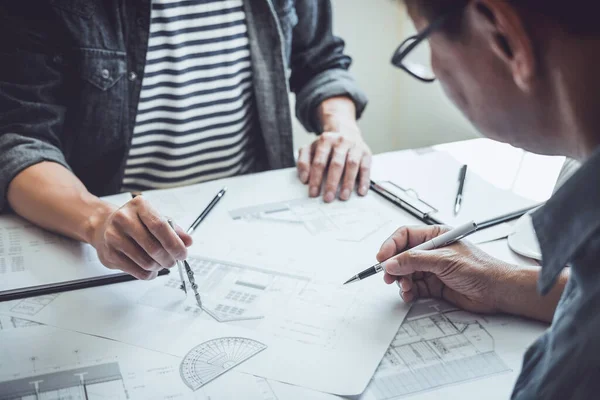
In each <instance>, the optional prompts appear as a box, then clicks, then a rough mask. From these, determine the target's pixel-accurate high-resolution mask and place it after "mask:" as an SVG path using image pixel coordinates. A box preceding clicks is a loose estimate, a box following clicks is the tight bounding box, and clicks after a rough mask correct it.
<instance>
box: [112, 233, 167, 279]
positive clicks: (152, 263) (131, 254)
mask: <svg viewBox="0 0 600 400" xmlns="http://www.w3.org/2000/svg"><path fill="white" fill-rule="evenodd" d="M115 251H119V252H121V253H123V254H125V255H126V256H127V257H128V258H129V259H130V260H131V261H133V262H134V263H136V264H137V266H138V267H140V268H141V269H143V270H144V271H151V272H152V271H160V270H161V269H163V268H165V267H164V266H163V265H161V264H160V263H159V262H157V261H156V260H154V259H153V258H151V257H150V256H149V255H148V253H147V252H146V250H144V249H143V248H141V247H140V246H139V245H138V244H137V242H135V241H133V239H131V238H129V237H125V238H123V240H122V241H121V243H120V247H119V248H118V250H115Z"/></svg>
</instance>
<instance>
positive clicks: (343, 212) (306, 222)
mask: <svg viewBox="0 0 600 400" xmlns="http://www.w3.org/2000/svg"><path fill="white" fill-rule="evenodd" d="M229 215H230V216H231V218H232V219H233V220H236V221H245V222H250V223H251V222H271V223H279V224H288V225H296V226H300V227H302V228H304V229H306V231H307V232H309V233H310V234H311V235H313V236H318V235H331V236H332V237H333V238H335V239H337V240H342V241H348V242H360V241H362V240H364V239H365V238H366V237H368V236H369V235H371V234H373V233H374V232H376V231H377V230H378V229H379V228H381V227H382V226H383V225H385V224H386V223H387V222H388V220H387V219H386V218H385V217H384V216H383V215H382V214H380V213H379V212H378V211H377V208H373V207H369V206H368V205H367V204H362V203H361V202H352V203H350V204H347V203H341V202H337V203H332V204H325V203H324V202H323V200H321V199H306V198H302V199H294V200H286V201H280V202H276V203H268V204H261V205H257V206H251V207H245V208H239V209H235V210H231V211H229Z"/></svg>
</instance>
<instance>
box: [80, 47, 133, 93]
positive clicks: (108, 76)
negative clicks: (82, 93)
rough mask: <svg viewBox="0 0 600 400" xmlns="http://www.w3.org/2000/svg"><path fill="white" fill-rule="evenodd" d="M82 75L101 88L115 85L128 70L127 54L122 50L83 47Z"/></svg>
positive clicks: (104, 89)
mask: <svg viewBox="0 0 600 400" xmlns="http://www.w3.org/2000/svg"><path fill="white" fill-rule="evenodd" d="M81 51H82V53H83V57H82V58H81V76H82V78H83V79H85V80H86V81H88V82H89V83H91V84H92V85H94V86H95V87H97V88H98V89H100V90H103V91H106V90H108V89H110V88H111V87H113V86H114V85H115V84H116V83H117V82H118V81H119V79H121V78H122V77H123V75H125V73H126V72H127V59H126V54H125V53H124V52H120V51H110V50H101V49H81Z"/></svg>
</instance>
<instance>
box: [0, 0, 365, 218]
mask: <svg viewBox="0 0 600 400" xmlns="http://www.w3.org/2000/svg"><path fill="white" fill-rule="evenodd" d="M244 3H245V4H244V6H245V8H246V17H247V22H248V34H249V37H250V51H251V57H252V63H253V77H254V95H255V99H256V104H257V114H258V120H259V122H260V131H261V134H262V142H263V143H264V144H265V145H264V156H265V160H266V163H267V167H268V168H270V169H276V168H285V167H290V166H293V165H294V155H293V143H292V125H291V115H290V112H289V108H290V107H289V100H288V94H289V91H292V92H294V93H295V94H296V103H297V106H296V114H297V116H298V118H299V119H300V121H301V122H302V123H303V125H304V126H305V127H306V128H307V129H308V130H309V131H311V132H317V133H318V132H319V131H320V126H319V124H318V121H317V120H316V113H315V110H316V107H317V106H318V105H319V104H320V103H321V102H322V101H323V100H325V99H327V98H329V97H333V96H337V95H347V96H350V97H351V98H352V99H353V100H354V101H355V103H356V105H357V110H358V116H360V113H362V111H363V109H364V107H365V105H366V99H365V96H364V94H363V93H362V92H361V91H360V90H359V89H358V88H357V86H356V84H355V82H354V80H353V79H352V77H351V76H350V74H349V73H348V72H347V70H348V68H349V66H350V63H351V59H350V58H349V57H348V56H347V55H345V54H344V42H343V41H342V40H341V39H340V38H338V37H336V36H334V35H333V34H332V29H331V23H332V16H331V4H330V1H329V0H245V1H244ZM150 11H151V0H17V1H3V2H1V3H0V62H1V64H2V67H1V68H0V210H2V209H3V208H4V207H5V206H6V192H7V189H8V185H9V184H10V182H11V180H12V179H13V178H14V177H15V176H16V175H17V174H18V173H19V172H21V171H22V170H23V169H25V168H27V167H29V166H32V165H34V164H36V163H39V162H41V161H53V162H56V163H59V164H62V165H64V166H65V167H67V168H69V169H70V170H72V171H73V173H74V174H75V175H76V176H77V177H78V178H79V179H81V181H82V182H83V183H84V184H85V185H86V187H87V189H88V190H89V191H90V192H91V193H93V194H95V195H98V196H101V195H108V194H112V193H116V192H118V191H119V189H120V185H121V181H122V177H123V170H124V166H125V162H126V158H127V155H128V152H129V147H130V145H131V139H132V135H133V128H134V124H135V119H136V113H137V106H138V100H139V96H140V92H141V88H142V78H143V72H144V65H145V61H146V52H147V46H148V38H149V32H150Z"/></svg>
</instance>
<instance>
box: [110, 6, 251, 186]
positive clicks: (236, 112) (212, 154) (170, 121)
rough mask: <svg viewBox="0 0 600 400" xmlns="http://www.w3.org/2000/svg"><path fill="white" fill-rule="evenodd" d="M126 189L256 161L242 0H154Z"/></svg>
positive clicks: (205, 176) (183, 180) (246, 168)
mask: <svg viewBox="0 0 600 400" xmlns="http://www.w3.org/2000/svg"><path fill="white" fill-rule="evenodd" d="M151 17H152V22H151V29H150V41H149V44H148V54H147V61H146V66H145V70H144V77H143V85H142V92H141V96H140V101H139V106H138V114H137V119H136V124H135V129H134V134H133V140H132V145H131V149H130V151H129V156H128V159H127V166H126V168H125V174H124V178H123V185H122V189H123V190H124V191H134V190H147V189H158V188H166V187H173V186H180V185H188V184H193V183H198V182H202V181H206V180H210V179H217V178H222V177H227V176H233V175H237V174H243V173H247V172H250V171H252V170H253V169H254V165H255V162H256V151H255V149H256V145H255V139H256V138H255V137H254V135H255V133H256V132H255V126H256V125H255V108H254V97H253V90H252V89H253V88H252V70H251V65H250V63H251V59H250V48H249V42H248V34H247V24H246V16H245V13H244V9H243V4H242V0H216V1H215V0H188V1H181V0H153V2H152V15H151Z"/></svg>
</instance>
